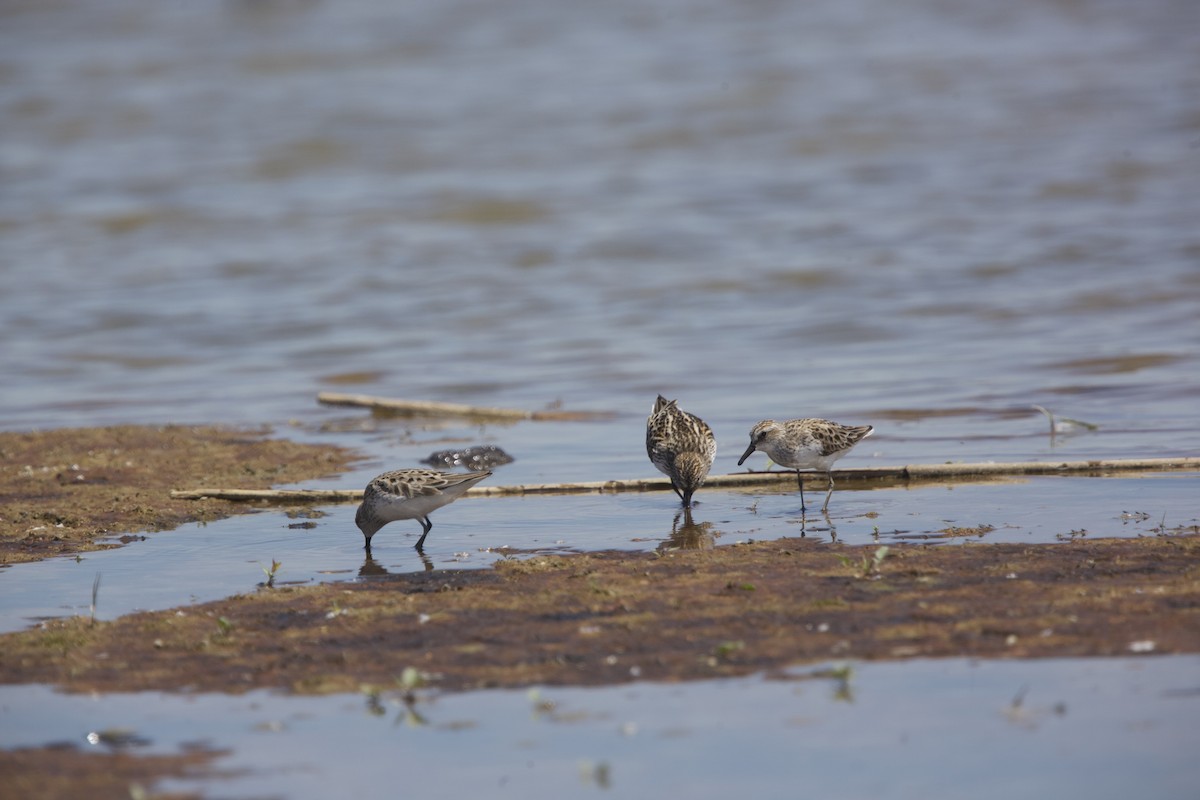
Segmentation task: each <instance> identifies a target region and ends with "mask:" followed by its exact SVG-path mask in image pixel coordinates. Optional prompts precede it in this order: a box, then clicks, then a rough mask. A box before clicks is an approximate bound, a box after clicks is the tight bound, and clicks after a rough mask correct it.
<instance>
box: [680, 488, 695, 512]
mask: <svg viewBox="0 0 1200 800" xmlns="http://www.w3.org/2000/svg"><path fill="white" fill-rule="evenodd" d="M679 499H680V500H682V501H683V507H684V508H691V507H692V493H691V492H689V491H683V492H680V494H679Z"/></svg>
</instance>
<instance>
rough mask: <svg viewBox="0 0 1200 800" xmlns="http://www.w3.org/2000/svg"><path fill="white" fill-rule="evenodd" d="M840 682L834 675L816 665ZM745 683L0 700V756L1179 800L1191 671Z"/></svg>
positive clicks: (247, 781)
mask: <svg viewBox="0 0 1200 800" xmlns="http://www.w3.org/2000/svg"><path fill="white" fill-rule="evenodd" d="M834 666H841V665H834ZM850 666H851V671H850V674H849V677H848V679H846V680H840V679H836V678H819V679H812V678H806V677H805V676H809V675H811V673H812V670H807V669H806V670H792V671H791V672H789V673H787V675H786V676H783V679H764V678H762V677H760V676H754V677H749V678H739V679H731V680H723V681H701V682H696V683H688V684H651V683H630V684H628V685H624V686H614V687H608V688H599V689H571V688H548V689H543V690H541V691H540V692H536V693H535V694H532V695H531V694H530V693H528V692H524V691H495V690H492V691H477V692H470V693H465V694H438V693H437V692H436V691H433V690H427V691H418V692H417V701H416V702H415V703H414V704H412V705H411V706H405V705H404V704H403V703H402V702H401V700H400V698H399V697H398V696H393V695H389V694H387V693H384V694H383V695H381V696H380V697H379V698H378V699H377V700H376V701H375V702H371V701H369V699H368V697H367V696H365V695H334V696H330V697H287V696H280V695H276V694H272V693H269V692H262V691H258V692H250V693H248V694H245V695H237V696H233V695H210V694H201V695H183V696H180V695H164V694H158V693H143V694H113V695H105V696H100V697H92V696H87V695H63V694H58V693H56V692H53V691H51V690H49V689H45V688H42V687H27V686H13V687H0V714H2V715H3V719H4V721H5V723H6V724H4V725H3V726H0V747H4V748H16V747H24V746H36V745H42V744H49V743H70V744H72V745H74V746H76V747H78V748H80V749H99V748H103V747H104V745H89V744H87V736H88V734H89V733H100V732H105V731H109V730H111V729H125V730H124V734H125V735H126V736H134V737H137V738H139V739H141V740H144V742H145V743H144V744H143V745H141V746H135V747H132V748H129V749H130V750H132V752H135V753H136V752H159V753H162V752H177V751H178V750H179V749H180V748H182V747H184V746H189V745H190V746H193V747H194V746H195V745H196V744H198V743H202V744H204V745H206V746H207V747H208V748H211V749H221V748H228V749H229V750H231V751H232V754H230V755H228V756H225V757H222V758H220V759H218V760H217V762H216V765H215V766H216V767H217V768H224V769H232V770H245V774H243V775H236V774H235V776H234V777H231V778H229V779H221V778H197V779H195V780H187V781H175V780H172V781H167V782H165V783H164V784H162V786H161V788H162V789H164V790H167V789H174V790H183V789H190V790H193V791H196V790H201V791H203V792H204V794H205V796H231V795H236V796H238V797H265V796H281V797H293V798H308V797H330V796H334V795H337V796H342V797H363V798H369V797H394V796H395V794H396V791H397V787H403V791H404V793H406V794H413V795H420V796H422V797H467V796H473V797H479V796H499V795H504V796H510V795H519V796H521V797H531V798H541V797H564V796H576V795H581V796H586V795H590V794H601V795H603V796H609V797H651V796H662V795H664V794H667V793H670V792H673V791H683V792H685V793H686V794H688V795H689V796H693V797H724V796H729V795H731V794H739V793H740V794H749V795H751V796H754V797H795V796H796V791H797V789H796V787H797V786H803V787H804V794H805V795H806V796H814V797H830V798H843V797H844V798H853V797H887V798H908V797H913V798H916V797H946V798H949V797H962V796H963V791H964V787H970V790H969V793H970V795H971V796H972V797H981V798H1010V797H1016V796H1022V795H1023V794H1027V793H1030V792H1032V793H1033V794H1035V795H1037V796H1048V797H1092V798H1097V799H1098V800H1099V799H1101V798H1126V797H1155V798H1162V799H1163V800H1167V799H1168V798H1187V797H1192V796H1194V793H1195V787H1196V782H1197V781H1198V780H1200V766H1198V765H1197V763H1196V759H1195V758H1194V747H1193V746H1192V743H1194V742H1195V739H1196V736H1197V734H1198V733H1200V723H1198V722H1197V720H1200V714H1198V713H1197V711H1198V710H1200V709H1197V704H1200V684H1197V675H1198V674H1200V658H1198V657H1196V656H1164V657H1141V658H1115V659H1059V660H1049V661H1037V662H1024V661H965V660H961V659H947V660H937V661H928V660H922V661H912V662H905V663H894V664H871V663H863V664H853V665H850Z"/></svg>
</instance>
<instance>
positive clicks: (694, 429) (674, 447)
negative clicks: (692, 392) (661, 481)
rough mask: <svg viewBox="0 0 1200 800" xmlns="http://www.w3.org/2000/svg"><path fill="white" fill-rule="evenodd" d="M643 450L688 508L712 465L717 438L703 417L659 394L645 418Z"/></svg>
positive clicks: (715, 452)
mask: <svg viewBox="0 0 1200 800" xmlns="http://www.w3.org/2000/svg"><path fill="white" fill-rule="evenodd" d="M646 454H647V455H649V456H650V463H652V464H654V466H656V467H658V470H659V472H662V473H663V474H665V475H666V476H667V477H669V478H670V479H671V488H673V489H674V490H675V493H676V494H677V495H679V499H680V500H682V501H683V505H684V507H685V508H688V507H690V506H691V505H692V494H693V493H694V492H695V491H696V490H697V489H699V488H700V485H701V484H702V483H704V479H705V478H707V477H708V470H709V469H710V468H712V463H713V459H714V458H716V456H717V440H716V438H715V437H714V436H713V432H712V429H711V428H709V427H708V425H706V424H705V423H704V420H702V419H700V418H699V417H697V416H696V415H695V414H689V413H688V412H686V411H684V410H682V409H680V408H679V405H678V401H677V400H668V399H666V398H665V397H663V396H662V395H661V394H660V395H659V396H658V400H656V401H655V402H654V410H653V411H651V412H650V417H649V418H648V419H647V420H646Z"/></svg>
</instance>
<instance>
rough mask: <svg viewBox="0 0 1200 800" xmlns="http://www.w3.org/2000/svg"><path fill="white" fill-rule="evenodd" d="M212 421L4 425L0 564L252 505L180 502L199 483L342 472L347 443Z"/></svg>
mask: <svg viewBox="0 0 1200 800" xmlns="http://www.w3.org/2000/svg"><path fill="white" fill-rule="evenodd" d="M270 434H271V431H269V430H268V429H265V428H264V429H259V430H245V429H234V428H223V427H214V426H182V425H170V426H164V427H148V426H137V425H122V426H117V427H109V428H65V429H57V430H49V431H34V432H29V433H11V432H0V564H14V563H20V562H25V561H37V560H39V559H43V558H51V557H54V556H64V555H74V554H76V553H84V552H88V551H91V550H100V549H108V548H111V547H118V546H120V545H119V543H113V542H102V541H100V540H103V539H105V538H106V537H111V536H113V535H114V534H129V535H135V534H138V533H143V532H149V531H161V530H168V529H170V528H175V527H178V526H179V525H182V524H184V523H188V522H211V521H212V520H216V519H221V518H223V517H228V516H232V515H234V514H239V513H246V512H247V511H249V510H252V509H254V508H255V506H251V505H247V504H246V503H234V502H229V501H223V500H212V499H206V500H202V501H191V500H177V499H173V498H172V497H171V496H170V492H171V490H172V489H180V488H185V487H190V486H194V485H196V483H197V482H220V483H229V482H232V483H236V484H237V485H239V486H246V487H253V488H262V489H265V488H269V487H271V486H277V485H279V484H284V483H295V482H297V481H303V480H310V479H315V478H322V477H327V476H332V475H336V474H338V473H340V472H344V471H345V470H346V468H347V467H348V466H349V465H350V464H352V463H353V462H354V461H355V460H357V459H358V457H357V456H356V455H355V454H354V453H352V452H351V451H350V450H347V449H345V448H342V447H334V446H331V445H311V444H298V443H296V442H291V441H288V440H286V439H278V438H268V437H269V436H270Z"/></svg>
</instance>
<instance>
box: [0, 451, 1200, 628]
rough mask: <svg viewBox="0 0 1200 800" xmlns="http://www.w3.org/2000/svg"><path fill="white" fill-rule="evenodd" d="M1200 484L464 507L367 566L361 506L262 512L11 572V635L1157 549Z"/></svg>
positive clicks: (1164, 477)
mask: <svg viewBox="0 0 1200 800" xmlns="http://www.w3.org/2000/svg"><path fill="white" fill-rule="evenodd" d="M1197 482H1200V475H1197V474H1196V473H1186V472H1184V473H1166V474H1153V475H1149V476H1143V477H1135V478H1128V477H1122V478H1072V477H1061V476H1045V477H1035V478H1027V479H1011V480H1006V481H1000V482H991V483H979V484H969V483H968V484H956V485H949V486H943V485H934V486H920V487H915V488H910V489H879V490H874V491H849V490H844V491H841V492H837V493H835V495H834V499H833V501H832V502H831V507H830V513H829V516H828V518H826V517H825V516H824V515H822V514H820V512H818V511H815V509H814V510H813V511H810V512H809V513H808V514H807V515H805V516H804V517H803V519H802V518H801V515H800V511H799V497H798V496H797V494H796V493H795V492H790V491H778V490H776V491H769V492H764V491H753V492H751V491H739V492H718V491H707V492H703V495H702V499H701V501H700V502H698V503H697V505H696V507H695V509H694V510H693V512H692V515H691V521H690V524H689V522H688V520H687V518H685V517H683V516H681V514H680V510H679V507H678V499H677V498H676V496H675V495H674V494H673V493H670V492H654V493H645V494H618V495H565V496H558V497H555V496H527V497H480V498H466V499H462V500H459V501H458V502H456V503H454V504H453V505H452V506H449V507H447V508H445V509H442V510H439V511H438V513H437V514H436V515H435V517H434V519H435V522H434V528H433V532H432V533H431V534H430V536H429V539H428V540H427V542H426V544H425V554H424V555H425V558H424V559H422V558H421V557H420V556H419V555H418V554H417V553H416V551H415V550H414V549H413V544H414V543H415V542H416V537H417V535H418V534H419V533H420V525H418V524H417V523H416V522H415V521H409V522H399V523H393V524H391V525H389V526H387V527H385V528H384V529H383V530H382V531H380V532H379V534H377V535H376V537H375V539H374V547H373V548H372V558H371V559H370V560H368V559H366V557H365V555H364V553H363V550H362V535H361V534H360V533H359V531H358V529H357V528H356V527H355V526H354V511H355V506H353V505H338V506H327V507H324V508H322V509H317V510H316V514H315V515H313V517H314V518H309V517H308V516H300V517H291V516H287V515H286V514H285V513H284V512H281V511H270V512H260V513H256V514H251V515H248V516H241V517H234V518H232V519H226V520H221V521H218V522H211V523H208V524H205V525H189V526H183V527H181V528H179V529H177V530H175V531H171V532H166V533H152V534H146V535H145V536H144V537H143V538H139V539H137V540H135V541H132V542H130V543H129V544H127V545H125V546H124V547H122V548H120V549H117V550H108V551H101V552H95V553H84V554H82V555H80V556H79V557H78V558H58V559H50V560H48V561H42V562H37V563H31V564H16V565H12V566H10V567H7V568H4V569H0V587H2V588H3V590H4V591H3V592H2V593H0V631H8V630H19V629H21V628H24V627H27V626H29V625H30V624H32V623H34V622H36V621H38V620H41V619H46V618H53V617H62V616H71V615H84V616H86V615H89V614H91V613H92V609H91V602H92V587H93V582H94V581H95V579H96V576H97V575H99V576H100V588H99V592H98V595H97V600H98V602H97V605H96V609H95V616H96V617H97V618H98V619H102V620H108V619H115V618H116V617H119V616H121V615H123V614H128V613H130V612H131V611H137V610H160V609H167V608H176V607H179V606H184V605H187V604H189V603H195V602H204V601H208V600H216V599H220V598H223V597H228V596H231V595H234V594H242V593H246V592H253V591H256V590H258V588H259V587H260V584H262V583H263V582H264V581H266V580H267V573H266V572H265V571H264V570H270V569H271V567H272V566H273V562H278V567H277V569H276V570H275V582H276V584H277V585H280V586H282V585H287V584H302V583H311V582H314V581H318V582H319V581H345V580H371V579H372V578H373V577H375V576H379V575H382V574H384V573H402V572H419V571H422V570H425V569H426V568H433V569H479V568H483V567H487V566H489V565H490V564H492V563H493V562H494V561H495V560H496V559H498V558H500V557H502V556H503V555H513V554H515V555H516V557H518V558H523V557H528V556H530V555H534V554H539V553H542V554H544V553H570V552H583V551H590V550H607V549H616V550H630V551H639V550H640V551H648V550H654V549H656V548H657V549H666V548H677V547H683V548H697V547H704V548H707V547H715V546H720V545H726V544H731V543H733V542H739V541H743V542H744V541H747V540H751V539H759V540H767V539H778V538H782V537H792V536H800V535H805V536H808V537H813V538H815V539H817V540H818V541H824V542H832V541H834V540H836V541H838V542H842V543H845V544H850V545H861V544H880V545H888V546H893V545H896V544H899V543H906V542H907V543H917V544H941V545H943V546H948V547H949V546H955V545H957V544H962V543H966V542H970V543H981V542H1020V543H1026V544H1054V543H1059V542H1064V543H1065V542H1070V541H1073V540H1075V539H1078V538H1083V537H1088V536H1092V537H1095V536H1121V537H1135V536H1156V535H1160V534H1162V533H1164V532H1165V533H1167V534H1170V533H1173V532H1178V531H1179V530H1180V529H1185V530H1194V526H1196V525H1197V524H1200V516H1197V515H1196V514H1195V509H1194V508H1193V507H1192V506H1191V505H1190V491H1191V490H1192V489H1194V487H1195V486H1196V484H1197ZM815 505H816V504H815V503H814V506H815ZM1184 514H1187V515H1188V516H1183V515H1184ZM309 526H311V527H309ZM47 587H52V588H47Z"/></svg>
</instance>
